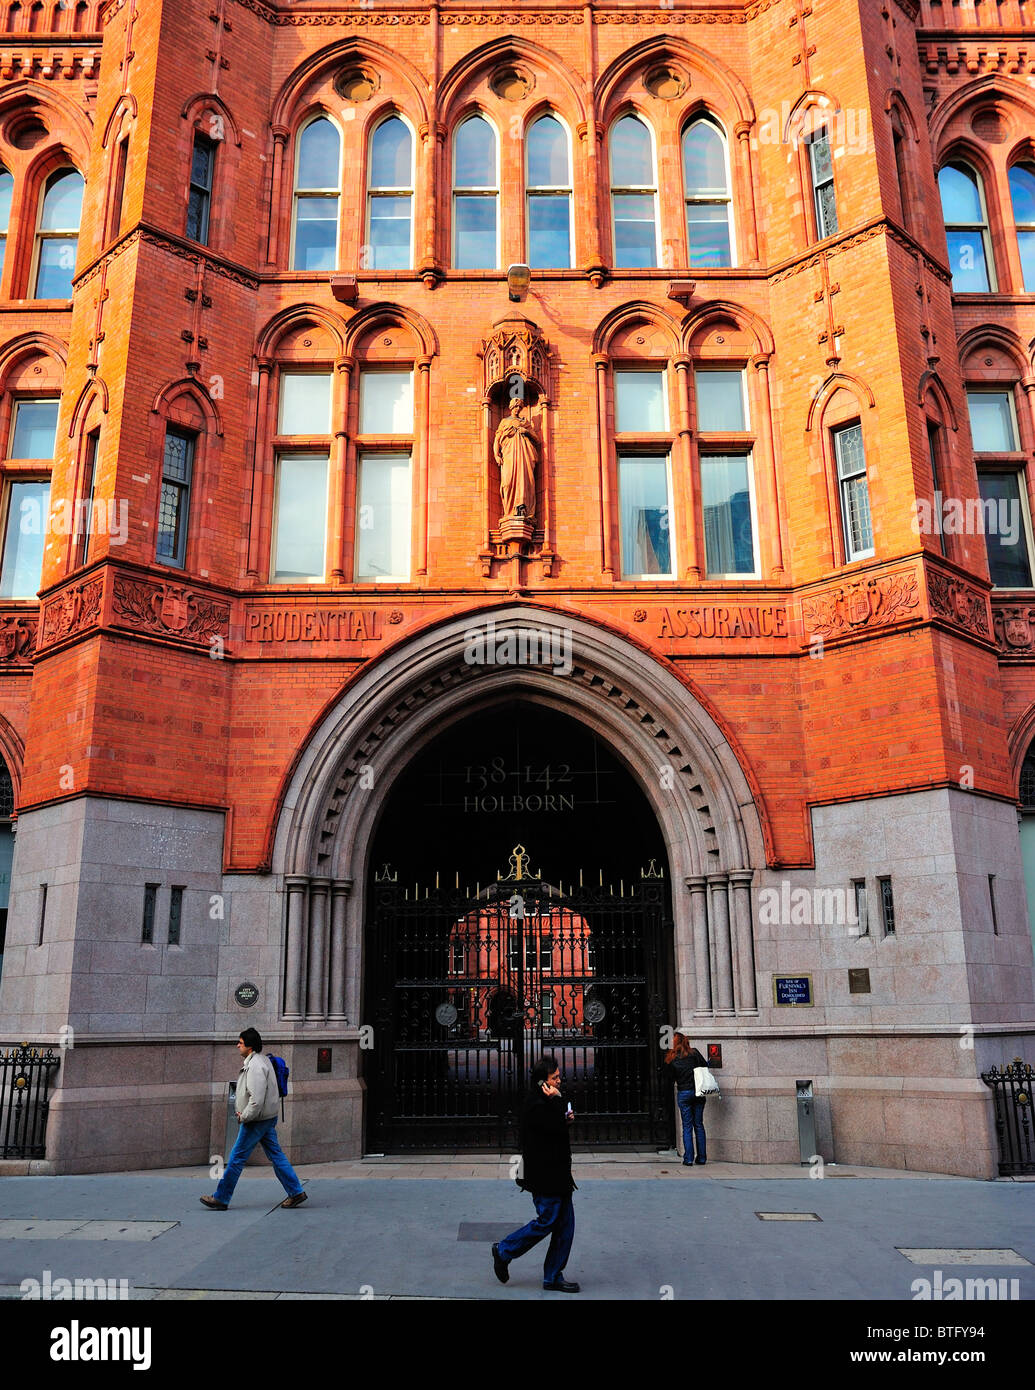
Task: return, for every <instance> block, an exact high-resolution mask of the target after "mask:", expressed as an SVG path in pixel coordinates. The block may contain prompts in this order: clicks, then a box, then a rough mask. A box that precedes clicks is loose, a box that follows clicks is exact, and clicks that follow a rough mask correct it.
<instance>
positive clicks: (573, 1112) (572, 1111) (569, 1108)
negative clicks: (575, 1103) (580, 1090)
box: [564, 1100, 575, 1115]
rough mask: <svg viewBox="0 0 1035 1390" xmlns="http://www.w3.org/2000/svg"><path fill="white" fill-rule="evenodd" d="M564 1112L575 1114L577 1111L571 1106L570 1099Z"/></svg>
mask: <svg viewBox="0 0 1035 1390" xmlns="http://www.w3.org/2000/svg"><path fill="white" fill-rule="evenodd" d="M564 1113H565V1114H566V1115H574V1114H575V1111H574V1110H573V1109H572V1108H571V1101H570V1100H569V1101H568V1108H567V1110H566V1111H565V1112H564Z"/></svg>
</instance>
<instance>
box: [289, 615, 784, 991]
mask: <svg viewBox="0 0 1035 1390" xmlns="http://www.w3.org/2000/svg"><path fill="white" fill-rule="evenodd" d="M489 618H491V619H492V621H493V623H494V628H495V631H496V632H497V633H500V632H502V631H505V630H513V631H517V632H521V631H525V632H536V633H543V632H547V633H552V634H553V637H552V639H548V640H553V641H556V640H560V641H564V640H565V635H567V640H568V641H570V643H571V648H570V649H571V656H572V659H571V663H570V670H569V671H568V672H567V673H566V674H560V673H557V672H555V671H553V670H551V669H549V668H547V667H543V666H538V667H537V666H534V665H524V666H516V665H509V666H504V665H499V664H493V665H488V664H485V665H480V664H477V663H476V662H473V661H470V660H466V659H465V652H466V651H467V648H468V644H469V643H470V641H471V640H472V635H471V630H472V626H473V625H475V624H478V623H480V622H484V621H485V620H486V619H489ZM475 630H476V631H477V630H478V629H477V628H476V629H475ZM485 630H486V629H484V628H482V629H481V631H483V632H484V631H485ZM514 698H518V699H521V700H524V701H528V702H530V703H532V704H538V705H540V706H545V707H546V708H548V709H552V710H554V711H556V712H558V713H561V714H566V715H568V716H569V717H572V718H575V719H576V720H578V721H579V722H580V723H582V724H583V725H584V726H586V727H587V728H588V729H590V730H591V731H592V732H593V733H595V734H596V735H598V736H599V737H601V738H603V739H604V740H605V741H606V742H607V743H608V745H609V747H610V749H611V751H612V752H613V753H614V754H615V756H617V757H618V759H619V760H620V761H621V762H622V763H623V765H624V766H625V767H626V769H627V770H628V771H629V772H630V773H631V774H632V776H633V777H634V778H635V779H636V781H637V782H638V784H639V786H640V788H641V790H642V791H643V793H644V795H645V796H646V798H647V800H648V802H649V804H650V806H651V809H652V811H653V814H654V815H655V817H656V819H657V823H658V826H659V831H660V834H661V836H662V839H663V842H664V845H665V850H666V854H667V856H668V860H669V866H670V875H671V881H672V883H673V885H674V892H673V917H674V927H675V939H676V941H677V942H681V943H682V951H683V958H684V962H685V961H686V957H687V954H688V943H689V942H690V940H691V939H692V938H695V934H696V939H697V940H698V941H701V940H702V938H701V935H700V933H701V932H702V931H704V932H707V931H709V930H711V931H712V933H713V939H714V940H716V941H717V942H718V943H719V944H718V945H717V947H716V949H717V951H724V952H725V957H724V959H725V973H724V967H723V966H722V965H718V966H717V967H716V969H717V971H718V978H719V979H720V980H721V979H725V980H727V981H729V980H731V979H732V973H731V972H732V969H733V966H732V960H733V957H732V956H731V955H730V951H731V949H734V948H732V947H731V944H730V943H731V941H734V942H735V943H736V946H735V952H736V960H737V962H738V977H737V978H738V985H737V1003H736V1010H737V1011H742V1012H744V1011H746V1012H749V1013H750V1012H753V1011H754V1010H755V1008H756V1007H757V1005H756V995H755V974H754V966H753V963H752V962H753V955H754V946H753V926H752V909H751V901H750V892H749V891H748V884H749V883H750V882H751V880H752V876H753V874H754V872H755V870H757V869H763V868H764V867H765V864H766V860H767V851H769V852H770V857H771V844H772V842H771V835H770V833H769V827H768V823H767V816H766V811H765V806H764V803H763V800H762V797H761V794H760V792H759V789H758V786H757V783H756V782H755V779H754V778H753V777H752V776H750V773H749V769H748V765H747V761H746V759H745V758H744V756H743V753H742V752H741V750H739V748H738V747H737V745H736V740H735V737H734V736H733V735H732V733H731V732H730V731H729V730H728V729H726V728H724V726H723V724H722V721H721V716H719V715H718V713H717V712H716V711H714V710H713V709H711V708H710V707H709V705H708V702H707V701H706V700H705V699H704V698H703V697H702V695H701V694H700V693H699V692H698V691H696V690H695V689H694V687H693V686H692V685H691V684H690V682H688V681H686V680H685V679H683V678H682V677H680V676H679V675H678V673H677V672H676V670H675V669H674V668H673V667H672V666H671V665H670V664H669V663H668V662H666V661H664V660H662V659H659V658H657V657H656V656H653V655H652V654H648V651H647V649H646V648H645V647H643V646H641V645H640V644H639V643H636V642H635V641H633V640H630V638H629V637H627V636H626V635H624V634H621V633H619V632H617V631H615V630H613V629H610V628H607V627H605V626H603V625H602V624H599V623H595V622H592V621H590V620H588V619H586V618H584V617H582V616H579V617H575V616H573V615H572V614H570V613H562V612H557V611H553V610H550V609H547V608H544V607H539V606H533V605H529V604H520V603H505V604H503V605H502V606H499V607H495V608H485V609H479V610H477V612H476V613H472V612H468V613H465V614H459V615H455V616H453V617H450V618H448V619H446V620H445V621H442V622H438V623H433V624H429V625H428V626H426V627H424V628H422V629H420V630H418V631H416V632H414V633H413V634H412V635H411V636H410V637H409V638H408V640H406V641H403V642H400V643H399V644H397V645H396V646H394V647H392V648H391V649H390V650H389V651H387V652H386V653H385V654H384V655H383V656H382V657H381V658H379V659H378V660H377V661H375V662H372V663H371V664H370V665H369V666H368V667H367V668H366V669H365V670H364V671H363V672H362V674H360V675H359V676H358V677H357V678H356V679H355V680H354V681H353V682H352V683H351V684H350V685H349V686H348V687H346V688H345V690H344V691H342V693H341V694H340V695H339V696H337V697H336V698H335V699H334V700H333V701H331V702H330V704H329V705H328V706H327V708H326V709H325V711H324V713H323V714H322V716H320V717H319V719H318V720H317V721H316V722H315V723H314V725H313V726H312V728H311V731H310V734H309V737H308V738H307V740H306V741H305V743H304V744H303V746H302V748H301V749H300V750H299V753H298V755H297V757H296V758H295V760H294V762H293V764H292V766H291V767H290V768H289V769H288V771H287V773H286V774H285V777H284V781H283V783H282V786H281V789H280V793H279V795H278V800H277V814H276V818H275V823H274V824H273V825H271V827H270V836H269V840H268V850H267V861H266V862H267V866H268V867H269V868H271V869H272V871H273V872H274V873H276V874H278V875H280V876H282V878H283V881H284V883H285V887H286V889H287V892H286V894H285V897H286V925H285V957H284V962H285V964H284V979H285V995H284V1000H283V1011H284V1017H285V1018H288V1019H291V1018H297V1017H301V1016H302V1015H301V1013H300V1012H299V1007H300V1002H304V998H305V988H306V986H305V977H306V970H305V950H306V946H305V942H306V940H307V938H308V934H309V932H310V929H311V928H312V929H313V930H316V931H318V932H319V933H320V935H321V938H322V937H323V932H324V927H325V926H326V922H325V919H324V917H323V916H322V914H323V912H324V909H325V907H326V902H327V898H326V892H325V886H326V885H334V893H333V895H332V896H333V897H334V899H335V900H336V907H335V912H336V914H338V915H336V916H335V918H334V921H335V927H334V933H333V940H334V941H335V942H336V943H337V945H336V946H335V951H336V953H337V954H336V959H338V960H339V962H340V961H341V959H342V953H343V952H347V954H348V955H349V957H350V961H351V964H350V972H351V973H350V974H349V977H348V982H347V983H345V982H344V976H343V974H342V973H341V969H340V968H339V970H338V971H337V972H336V973H337V978H338V979H339V981H341V982H342V983H341V988H342V989H344V990H345V994H344V995H341V994H340V993H339V997H337V998H336V999H334V1000H332V1004H331V1016H342V1011H343V1014H344V1016H346V1017H349V1018H355V1017H357V1016H358V1015H357V1014H356V1012H355V1011H356V1009H357V1008H358V998H359V995H358V991H359V979H360V978H361V974H362V959H361V957H362V947H361V942H362V939H363V931H364V922H365V911H366V903H365V900H364V898H365V895H364V893H355V894H350V893H349V891H348V890H349V888H350V886H351V885H352V884H353V883H354V882H356V881H359V882H361V883H362V884H363V885H364V887H365V886H366V874H367V868H368V863H369V856H370V851H371V848H372V846H373V841H374V835H375V833H376V830H377V826H378V823H379V820H380V815H381V811H382V809H383V808H384V806H385V805H386V804H387V798H388V797H389V796H390V794H391V789H392V787H393V785H394V783H395V781H396V778H397V777H398V775H399V774H400V773H401V772H402V771H403V769H404V768H405V767H406V766H407V765H408V763H409V762H410V761H411V759H412V758H413V756H414V755H415V754H416V753H418V752H420V750H421V749H423V748H424V747H425V746H426V745H427V744H428V743H429V742H430V741H431V740H432V739H433V738H435V737H436V736H437V735H438V734H440V733H441V732H442V731H443V730H444V729H445V728H448V727H450V726H451V725H452V724H454V723H456V722H458V721H460V720H462V719H463V718H464V717H465V716H466V715H468V714H474V713H477V712H481V711H484V710H486V709H491V708H492V707H493V706H494V705H496V704H502V703H504V702H505V701H508V700H513V699H514ZM666 768H668V769H670V770H671V774H672V778H671V780H672V783H673V784H672V787H671V789H669V787H668V780H666V779H665V778H664V777H662V776H661V775H660V774H661V772H662V771H663V770H664V769H666ZM360 785H362V787H363V790H362V791H360V790H359V787H360ZM663 785H664V789H662V787H663ZM370 788H372V789H374V794H373V795H371V791H370V790H369V789H370ZM311 882H312V883H313V884H314V885H315V889H316V891H315V892H313V893H310V889H309V885H310V883H311ZM705 885H707V889H708V893H709V894H710V896H711V902H706V894H705ZM731 897H732V902H733V910H732V911H731V909H730V900H731ZM692 898H693V901H694V903H695V906H694V908H693V909H692V907H691V899H692ZM311 912H312V913H315V914H316V916H315V917H313V916H311ZM731 932H732V936H731ZM705 939H706V938H705ZM346 942H347V943H348V945H347V947H346V945H345V943H346ZM706 961H707V952H706V951H705V954H704V956H702V957H701V958H700V959H699V961H698V970H699V971H700V970H703V971H708V970H709V969H710V967H709V966H708V965H707V964H706V963H705V962H706ZM332 973H335V972H333V971H332ZM681 979H682V983H681V986H680V987H681V989H682V992H683V998H682V1000H681V1005H682V1007H686V1008H689V1007H692V1003H691V983H690V981H691V974H690V972H689V971H688V970H684V973H683V976H682V977H681ZM729 988H730V990H732V985H730V986H729ZM333 992H334V991H332V993H333ZM728 1002H729V1006H730V1007H729V1008H725V1007H724V1005H723V1004H722V1002H721V1000H720V1004H719V1008H720V1012H733V1011H734V1009H733V996H732V993H730V995H729V1001H728ZM302 1012H303V1013H305V1012H306V1011H305V1009H304V1008H303V1009H302ZM307 1016H308V1015H307Z"/></svg>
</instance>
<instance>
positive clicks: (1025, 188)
mask: <svg viewBox="0 0 1035 1390" xmlns="http://www.w3.org/2000/svg"><path fill="white" fill-rule="evenodd" d="M1010 201H1011V202H1012V204H1013V221H1014V226H1015V227H1016V228H1017V249H1018V251H1019V252H1020V253H1021V270H1022V272H1023V275H1024V293H1025V294H1035V165H1032V164H1015V165H1014V166H1013V168H1012V169H1011V170H1010Z"/></svg>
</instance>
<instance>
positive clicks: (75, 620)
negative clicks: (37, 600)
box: [40, 578, 104, 647]
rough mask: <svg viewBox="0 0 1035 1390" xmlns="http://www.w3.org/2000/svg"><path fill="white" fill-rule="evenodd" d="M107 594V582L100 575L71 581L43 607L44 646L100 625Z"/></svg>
mask: <svg viewBox="0 0 1035 1390" xmlns="http://www.w3.org/2000/svg"><path fill="white" fill-rule="evenodd" d="M103 594H104V582H103V580H101V579H100V578H96V579H86V580H84V581H83V582H82V583H81V584H71V585H69V587H68V588H67V589H63V590H62V591H61V593H59V594H57V595H55V597H54V598H52V599H49V600H48V601H47V603H45V604H44V606H43V613H42V616H41V620H40V621H41V634H42V635H41V637H40V646H41V647H50V646H53V644H54V643H55V642H60V641H62V640H63V639H64V638H65V637H71V636H72V634H73V633H75V632H82V631H83V630H84V629H85V628H88V627H96V626H97V624H98V623H99V622H100V617H101V599H102V597H103Z"/></svg>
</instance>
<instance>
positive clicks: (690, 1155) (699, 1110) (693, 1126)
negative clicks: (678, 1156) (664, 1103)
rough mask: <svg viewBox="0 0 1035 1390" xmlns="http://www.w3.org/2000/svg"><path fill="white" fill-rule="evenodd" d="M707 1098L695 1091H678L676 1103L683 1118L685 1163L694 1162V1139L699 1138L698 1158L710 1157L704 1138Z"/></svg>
mask: <svg viewBox="0 0 1035 1390" xmlns="http://www.w3.org/2000/svg"><path fill="white" fill-rule="evenodd" d="M705 1099H706V1097H704V1096H698V1095H695V1094H694V1092H693V1091H677V1092H676V1101H677V1102H678V1105H679V1113H680V1115H682V1117H683V1162H684V1163H693V1161H694V1137H695V1136H696V1138H697V1157H698V1158H704V1159H706V1158H707V1157H708V1153H707V1149H706V1147H705V1136H704V1102H705Z"/></svg>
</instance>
